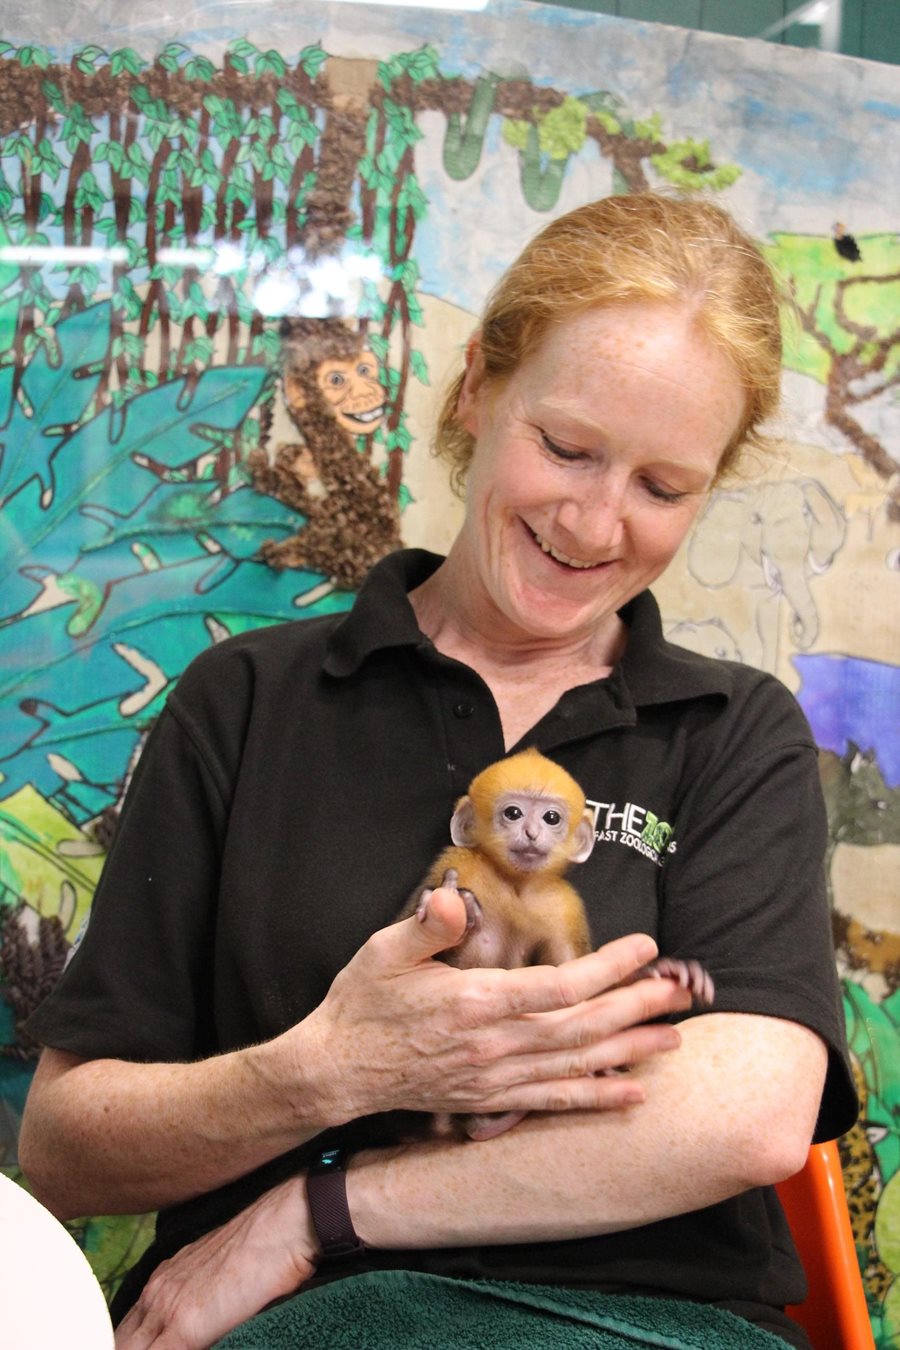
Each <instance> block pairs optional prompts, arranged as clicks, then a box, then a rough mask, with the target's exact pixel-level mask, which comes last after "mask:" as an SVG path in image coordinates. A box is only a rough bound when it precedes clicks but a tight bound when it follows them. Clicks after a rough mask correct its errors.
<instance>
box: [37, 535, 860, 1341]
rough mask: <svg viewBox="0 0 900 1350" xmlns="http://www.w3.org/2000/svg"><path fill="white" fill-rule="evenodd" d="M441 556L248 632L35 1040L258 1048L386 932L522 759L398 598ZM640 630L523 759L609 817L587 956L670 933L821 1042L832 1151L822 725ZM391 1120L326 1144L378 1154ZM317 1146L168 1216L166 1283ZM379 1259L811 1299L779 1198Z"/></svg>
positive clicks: (586, 887) (419, 559) (162, 742)
mask: <svg viewBox="0 0 900 1350" xmlns="http://www.w3.org/2000/svg"><path fill="white" fill-rule="evenodd" d="M440 561H441V559H440V558H438V557H436V556H435V555H432V554H428V553H425V552H422V551H418V550H409V551H405V552H401V553H397V554H394V555H392V556H391V557H389V558H387V559H386V560H385V561H384V562H382V563H380V564H379V565H378V566H377V567H376V568H375V569H374V571H373V572H372V573H371V575H370V576H369V578H368V579H367V581H366V583H365V585H364V586H363V588H362V590H361V592H360V594H359V597H358V599H357V602H356V605H355V606H354V608H353V610H352V611H351V612H350V613H349V614H345V615H338V616H328V617H325V618H321V619H311V620H306V621H302V622H294V623H290V624H283V625H278V626H276V627H272V628H266V629H261V630H256V631H253V632H248V633H245V634H243V635H241V636H239V637H235V638H232V639H229V640H228V641H226V642H223V643H221V644H219V645H218V646H215V647H213V648H211V649H210V650H209V651H207V652H205V653H203V654H202V655H201V656H200V657H199V658H198V659H197V660H196V661H194V662H193V664H192V665H191V666H190V667H189V668H188V670H187V671H186V672H185V673H184V675H183V676H182V677H181V679H180V681H179V683H178V686H177V689H176V690H175V691H174V692H173V693H172V694H171V695H170V697H169V700H168V703H167V706H166V709H165V711H164V712H163V714H162V715H161V717H160V718H159V720H158V721H157V723H156V725H155V727H154V729H153V731H152V733H151V735H150V737H149V739H148V743H147V746H146V748H145V750H144V753H143V755H142V758H141V760H140V762H139V765H138V768H137V771H136V773H135V776H134V781H133V783H132V786H131V789H130V792H129V794H128V798H127V801H126V805H125V809H124V811H123V814H122V819H121V824H120V827H119V830H118V833H117V835H116V839H115V842H114V845H113V848H112V851H111V853H110V856H109V859H108V861H107V864H106V867H105V869H104V873H103V877H102V879H101V883H100V886H99V887H98V890H97V894H96V897H95V900H94V906H93V910H92V915H91V922H90V925H89V928H88V930H87V934H86V936H85V938H84V941H83V942H82V944H81V945H80V947H79V949H78V951H77V953H76V954H75V956H74V958H73V960H72V961H71V963H70V965H69V967H68V969H67V971H66V972H65V974H64V976H63V978H62V980H61V982H60V984H59V986H58V988H57V990H56V991H55V993H54V994H53V995H51V997H50V998H49V999H48V1000H47V1001H46V1002H45V1003H44V1004H43V1005H42V1007H41V1008H40V1009H39V1010H38V1012H37V1013H36V1014H35V1015H34V1017H33V1019H32V1021H31V1024H30V1029H31V1031H32V1032H33V1033H34V1034H35V1035H36V1036H37V1037H38V1038H39V1039H41V1040H43V1041H44V1042H45V1043H46V1044H48V1045H53V1046H56V1047H58V1048H61V1049H64V1050H68V1051H71V1052H72V1053H74V1054H77V1055H82V1056H87V1057H91V1058H93V1057H98V1056H110V1057H118V1058H123V1059H130V1060H143V1059H146V1060H192V1059H196V1058H198V1057H202V1056H206V1055H210V1054H215V1053H217V1052H221V1051H228V1050H232V1049H235V1048H238V1047H241V1046H245V1045H247V1044H250V1043H252V1042H256V1041H259V1040H261V1039H266V1038H268V1037H271V1036H274V1035H277V1034H278V1033H280V1032H281V1031H283V1030H285V1029H286V1028H287V1027H289V1026H291V1025H292V1024H294V1023H295V1022H297V1021H298V1020H300V1019H301V1018H303V1017H304V1016H306V1014H307V1013H309V1012H310V1011H311V1010H312V1009H313V1008H314V1007H316V1006H317V1004H318V1003H319V1002H320V1001H321V999H322V998H323V997H324V995H325V993H326V991H327V989H328V987H329V985H330V983H331V981H332V979H333V978H334V975H335V973H336V972H337V971H338V970H339V969H340V968H341V967H342V966H344V965H345V964H346V963H347V961H348V960H349V959H350V957H351V956H352V955H353V954H354V953H355V952H356V951H357V949H358V948H359V947H360V945H361V944H362V943H363V942H364V941H365V939H366V938H367V937H368V936H369V935H370V934H371V933H372V932H373V931H374V930H375V929H377V928H380V927H382V926H383V925H385V924H387V923H389V922H391V921H392V920H393V919H394V918H395V916H396V914H397V912H398V910H399V909H400V907H401V905H402V904H403V902H404V900H405V898H406V897H407V896H408V895H409V894H410V892H411V891H412V890H413V888H414V887H415V886H416V884H417V883H418V882H419V881H420V880H421V877H422V876H423V874H424V872H425V870H426V868H427V866H428V864H429V862H430V861H431V859H432V858H433V857H434V856H435V855H436V854H437V853H438V851H439V850H440V849H441V848H443V847H444V846H445V845H446V844H447V843H448V842H449V840H448V825H449V820H450V815H451V812H452V809H453V804H454V802H455V801H456V799H457V798H458V797H459V796H460V795H461V794H462V793H463V792H464V791H465V790H466V787H467V785H468V783H469V781H470V780H471V778H472V777H473V776H474V775H475V774H476V773H477V772H479V770H481V769H482V768H484V766H485V765H486V764H488V763H490V762H491V761H492V760H495V759H498V758H500V757H501V756H502V755H503V754H504V753H505V747H504V744H503V738H502V732H501V726H500V718H499V715H498V712H497V708H496V705H495V703H494V701H493V698H492V696H491V693H490V691H489V689H488V688H487V686H486V685H485V684H484V682H483V681H482V680H481V678H480V677H479V676H478V675H477V674H475V672H474V671H472V670H471V669H469V668H468V667H466V666H465V665H463V664H462V663H460V662H458V661H455V660H452V659H450V658H448V657H445V656H442V655H441V654H440V653H439V652H437V651H436V650H435V648H434V646H433V645H432V643H431V642H430V640H429V639H428V638H426V637H424V636H423V634H422V633H421V632H420V630H419V628H418V626H417V624H416V621H415V617H414V615H413V611H412V609H411V607H410V605H409V602H408V600H407V596H406V593H407V591H408V590H411V589H413V588H414V587H415V586H417V585H419V584H421V582H422V581H423V580H424V579H425V577H426V576H428V575H429V574H430V573H431V571H433V570H434V568H435V567H436V566H438V565H439V563H440ZM622 617H623V619H624V621H625V622H626V624H627V625H628V628H629V638H628V644H627V648H626V651H625V655H624V657H623V659H622V661H621V662H620V664H619V665H618V666H617V667H616V669H615V670H614V671H613V672H612V674H611V675H610V676H609V678H607V679H603V680H599V681H596V682H593V683H590V684H587V685H582V686H579V687H577V688H575V689H572V690H570V691H568V692H567V693H566V694H564V695H563V697H562V698H561V699H560V701H559V702H558V704H557V705H556V706H555V707H554V708H553V709H552V710H551V711H550V712H549V713H547V714H546V716H544V717H543V718H542V719H541V720H540V721H539V722H538V723H537V725H536V726H535V727H534V728H533V729H532V730H531V731H530V732H529V733H528V734H527V735H526V736H525V737H523V739H522V742H521V743H520V746H519V747H515V748H523V747H524V746H525V745H535V746H537V748H538V749H539V750H541V751H543V752H544V753H546V754H548V755H550V756H551V757H552V758H554V759H556V760H558V761H559V762H560V763H561V764H563V765H564V766H565V768H567V769H568V770H569V772H570V773H571V774H572V775H573V776H574V777H575V778H576V779H577V780H578V781H579V782H580V784H581V785H582V787H583V788H584V791H585V793H586V796H587V798H588V800H589V802H590V804H591V806H592V808H593V809H594V811H595V816H596V826H597V835H598V842H597V846H596V847H595V849H594V851H593V853H592V855H591V857H590V859H589V860H588V861H587V862H586V863H585V864H584V865H583V866H581V867H579V868H577V869H575V870H574V871H573V874H572V880H573V881H574V883H575V884H576V886H577V888H578V890H579V891H580V893H581V894H582V896H583V898H584V901H585V905H586V908H587V911H588V915H589V919H590V923H591V929H592V935H593V939H594V941H595V943H596V944H598V945H599V944H600V943H602V942H605V941H607V940H609V939H611V938H615V937H618V936H621V935H622V934H625V933H629V932H635V931H643V932H647V933H650V934H652V935H653V936H654V937H655V938H656V941H657V943H658V945H659V948H660V951H661V952H663V953H665V954H667V955H684V956H696V957H699V958H701V959H702V960H703V961H704V962H705V963H706V965H707V966H708V968H709V970H710V972H711V973H712V975H713V977H714V979H715V982H716V1010H717V1011H736V1012H745V1013H760V1014H767V1015H772V1016H778V1017H785V1018H789V1019H791V1020H794V1021H797V1022H800V1023H802V1024H804V1025H806V1026H809V1027H811V1028H812V1029H813V1030H814V1031H816V1032H818V1034H819V1035H820V1036H821V1037H822V1038H823V1039H824V1040H825V1042H826V1043H827V1044H828V1046H829V1049H830V1061H831V1062H830V1068H829V1075H828V1083H827V1086H826V1091H825V1095H824V1098H823V1103H822V1110H821V1115H820V1122H819V1137H822V1138H830V1137H833V1136H834V1135H836V1134H837V1133H840V1132H841V1131H843V1130H844V1129H846V1128H848V1127H849V1125H850V1123H851V1122H852V1120H853V1119H854V1116H855V1099H854V1095H853V1089H852V1084H851V1082H850V1078H849V1074H848V1070H847V1065H846V1047H845V1041H844V1030H843V1020H842V1015H841V1009H840V1001H839V997H838V988H837V980H836V976H835V970H834V960H833V954H832V949H831V941H830V929H829V923H828V914H827V909H826V902H825V891H824V885H823V877H822V856H823V852H824V845H825V815H824V809H823V806H822V802H821V794H820V790H819V782H818V774H817V768H816V748H815V745H814V743H813V740H812V737H811V734H810V731H809V728H808V726H807V724H806V722H805V720H804V718H803V715H802V713H801V712H800V710H799V708H798V706H797V704H796V703H795V701H794V700H793V698H792V697H791V695H790V694H789V693H788V692H787V690H786V689H785V688H784V687H783V686H782V685H781V684H779V683H778V682H777V681H776V680H774V679H773V678H772V677H770V676H768V675H765V674H762V673H760V672H759V671H755V670H752V669H750V668H749V667H746V666H741V665H736V664H729V663H725V662H720V661H713V660H710V659H708V658H705V657H701V656H697V655H695V654H693V653H690V652H687V651H684V650H682V649H680V648H677V647H674V646H672V645H670V644H668V643H667V642H666V641H665V640H664V638H663V636H662V633H661V629H660V622H659V614H658V611H657V608H656V604H655V602H654V600H653V598H652V597H651V596H650V594H649V593H644V594H642V595H639V596H638V597H637V598H636V599H635V600H633V601H632V602H631V603H630V604H629V605H628V606H627V607H626V608H625V610H623V612H622ZM511 748H512V747H511ZM382 1124H383V1121H382V1120H379V1119H377V1118H376V1119H371V1120H368V1121H364V1122H354V1123H353V1124H352V1125H351V1126H348V1127H346V1128H345V1130H344V1131H337V1132H334V1133H336V1134H338V1135H339V1134H341V1133H346V1134H347V1135H348V1136H350V1137H351V1138H352V1140H353V1141H354V1143H356V1144H358V1145H362V1144H364V1143H366V1142H372V1141H377V1140H378V1139H380V1138H381V1134H382V1132H381V1126H382ZM322 1143H323V1139H322V1138H321V1137H320V1139H319V1140H317V1141H315V1142H314V1143H311V1144H309V1145H306V1146H304V1147H303V1148H301V1149H298V1150H296V1151H295V1152H294V1153H292V1154H291V1155H289V1156H287V1157H285V1158H282V1159H277V1160H275V1161H274V1162H273V1163H271V1164H269V1165H267V1166H266V1167H263V1168H261V1169H259V1170H258V1171H257V1172H254V1173H253V1174H251V1175H250V1176H248V1177H245V1178H242V1179H241V1180H240V1181H238V1182H235V1183H233V1184H232V1185H230V1186H227V1187H224V1188H222V1189H221V1190H220V1191H217V1192H215V1193H213V1194H212V1195H209V1196H203V1197H200V1198H199V1199H197V1200H194V1201H190V1202H188V1203H187V1204H184V1205H180V1206H176V1207H174V1208H173V1209H170V1210H168V1211H165V1212H164V1213H163V1214H162V1215H161V1216H160V1219H159V1225H158V1241H157V1244H156V1246H155V1247H154V1248H153V1249H151V1255H150V1256H149V1258H148V1266H149V1263H150V1262H152V1261H155V1260H159V1259H161V1258H162V1257H163V1256H164V1255H166V1254H167V1253H168V1252H169V1251H171V1250H174V1249H177V1247H178V1246H180V1245H182V1244H183V1243H184V1242H186V1241H189V1240H192V1239H193V1238H194V1237H196V1236H198V1235H199V1234H200V1233H202V1232H203V1231H206V1230H207V1229H208V1228H210V1227H213V1226H215V1225H217V1224H219V1223H221V1222H223V1221H224V1219H225V1218H227V1217H229V1216H230V1214H232V1213H234V1212H236V1211H237V1210H238V1209H239V1208H241V1207H242V1206H243V1205H245V1204H246V1203H248V1202H249V1200H250V1199H251V1198H252V1197H253V1196H255V1195H256V1194H258V1193H259V1192H260V1191H261V1190H263V1189H265V1188H266V1187H267V1186H270V1185H272V1184H274V1183H275V1182H276V1181H277V1180H279V1179H281V1177H283V1176H285V1175H288V1174H290V1173H291V1172H292V1171H293V1170H295V1169H296V1168H297V1167H298V1166H301V1165H302V1164H303V1162H304V1161H305V1160H306V1159H307V1158H308V1157H309V1155H310V1153H311V1152H313V1151H316V1150H317V1149H318V1148H319V1147H321V1146H322ZM463 1146H465V1145H463ZM378 1265H401V1266H404V1267H407V1268H415V1269H425V1270H432V1271H435V1272H437V1273H445V1274H471V1275H476V1276H484V1275H487V1276H490V1277H495V1278H510V1279H526V1280H528V1279H532V1280H539V1281H549V1282H554V1281H557V1282H559V1283H562V1284H580V1285H586V1286H591V1287H603V1288H610V1287H616V1288H619V1287H624V1288H650V1289H656V1290H660V1291H665V1292H670V1293H674V1294H681V1295H684V1296H686V1297H694V1298H699V1299H712V1300H716V1301H726V1302H727V1303H728V1305H729V1306H732V1307H737V1306H740V1309H741V1311H746V1308H745V1305H747V1306H748V1307H749V1306H750V1305H779V1306H780V1305H782V1304H784V1303H786V1302H793V1301H796V1300H797V1298H798V1297H799V1295H800V1293H801V1275H800V1271H799V1266H798V1263H797V1261H796V1258H795V1256H794V1254H793V1251H792V1249H791V1247H790V1242H789V1238H788V1235H787V1231H786V1227H785V1225H784V1221H783V1218H782V1216H781V1214H780V1210H779V1208H778V1205H777V1202H776V1201H775V1199H774V1196H773V1194H772V1193H771V1192H770V1191H767V1190H762V1191H754V1192H751V1193H749V1194H747V1195H743V1196H739V1197H736V1198H735V1199H733V1200H729V1201H726V1202H724V1203H722V1204H720V1205H716V1206H713V1207H712V1208H710V1209H706V1210H702V1211H698V1212H696V1213H693V1214H687V1215H682V1216H679V1217H677V1218H673V1219H669V1220H665V1221H663V1222H661V1223H657V1224H653V1225H649V1226H647V1227H645V1228H639V1229H633V1230H631V1231H629V1232H625V1233H619V1234H613V1235H609V1236H605V1237H599V1238H595V1239H579V1240H577V1241H569V1242H563V1243H537V1244H523V1245H517V1246H510V1247H485V1248H479V1249H476V1250H465V1251H456V1250H441V1251H434V1252H406V1251H404V1252H398V1253H367V1254H366V1256H365V1257H364V1258H361V1260H360V1263H359V1264H358V1265H356V1266H348V1270H350V1269H354V1270H357V1269H364V1268H371V1267H374V1266H378ZM749 1315H753V1313H752V1307H751V1311H750V1314H749Z"/></svg>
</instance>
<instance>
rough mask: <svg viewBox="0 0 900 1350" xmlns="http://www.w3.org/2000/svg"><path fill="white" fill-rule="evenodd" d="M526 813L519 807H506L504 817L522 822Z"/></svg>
mask: <svg viewBox="0 0 900 1350" xmlns="http://www.w3.org/2000/svg"><path fill="white" fill-rule="evenodd" d="M523 814H524V812H523V811H522V809H521V807H519V806H504V808H503V815H504V816H505V818H506V819H507V820H521V819H522V816H523Z"/></svg>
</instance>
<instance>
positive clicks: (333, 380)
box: [328, 370, 346, 389]
mask: <svg viewBox="0 0 900 1350" xmlns="http://www.w3.org/2000/svg"><path fill="white" fill-rule="evenodd" d="M345 378H346V376H344V375H342V374H341V372H340V371H339V370H332V371H331V372H330V374H329V376H328V383H329V384H330V385H331V387H332V389H340V387H341V385H342V384H343V383H344V380H345Z"/></svg>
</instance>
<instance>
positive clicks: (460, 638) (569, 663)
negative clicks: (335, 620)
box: [409, 553, 627, 747]
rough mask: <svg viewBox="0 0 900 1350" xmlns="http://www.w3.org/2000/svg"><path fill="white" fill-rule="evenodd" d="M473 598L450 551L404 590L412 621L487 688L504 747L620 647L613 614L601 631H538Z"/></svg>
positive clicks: (602, 669)
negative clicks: (496, 710)
mask: <svg viewBox="0 0 900 1350" xmlns="http://www.w3.org/2000/svg"><path fill="white" fill-rule="evenodd" d="M480 599H481V596H480V591H479V588H478V585H477V583H473V582H472V581H470V579H469V578H468V577H467V576H466V575H465V568H464V567H463V566H460V565H459V564H458V563H457V562H456V561H455V560H454V557H453V554H452V553H451V556H450V557H449V558H448V559H447V561H446V562H444V563H443V564H442V565H441V566H440V567H439V568H438V569H437V571H436V572H434V573H432V575H431V576H430V577H429V578H428V579H427V581H425V582H424V583H423V584H422V585H421V586H418V587H417V588H416V589H415V590H414V591H412V592H411V593H410V596H409V600H410V604H411V605H412V607H413V611H414V613H415V615H416V620H417V622H418V624H419V627H420V628H421V630H422V632H423V633H424V634H425V635H426V637H429V638H430V639H431V641H432V642H433V643H434V645H435V647H436V648H437V650H438V651H439V652H442V653H443V655H445V656H449V657H453V658H454V659H456V660H458V661H462V662H463V663H464V664H465V665H467V666H469V667H471V669H472V670H475V671H477V672H478V674H479V675H480V676H481V678H482V679H483V680H484V681H485V683H486V684H487V686H488V688H489V689H490V690H491V693H492V694H493V696H494V699H495V701H496V703H497V706H498V708H499V710H500V716H501V721H502V722H503V728H504V739H505V741H506V744H507V747H509V746H511V745H513V744H516V743H517V742H518V740H519V739H520V738H521V736H523V735H524V734H525V732H526V731H528V730H529V729H530V727H531V726H533V725H534V724H535V723H536V722H538V721H539V720H540V718H541V717H542V716H543V715H544V714H545V713H546V712H548V711H549V710H550V708H552V707H553V706H555V704H556V703H557V701H558V700H559V698H560V697H561V696H562V694H564V693H565V691H566V690H567V689H570V688H573V687H574V686H576V685H579V684H588V683H590V682H591V681H592V680H598V679H602V678H603V677H604V676H606V675H608V674H609V673H610V671H611V670H612V668H613V666H614V665H615V664H616V662H617V661H618V660H619V658H620V656H621V654H622V652H623V651H624V648H625V640H626V635H627V629H626V628H625V625H624V624H623V623H622V621H621V619H619V617H618V615H613V616H611V622H610V624H609V626H608V627H607V626H606V625H604V627H603V630H602V631H595V630H589V631H587V632H578V633H565V634H559V635H557V634H554V635H552V636H539V635H535V634H533V633H529V632H527V631H524V630H522V629H520V628H518V627H517V626H516V625H515V624H513V623H511V622H510V621H509V620H507V618H506V616H505V615H503V614H502V613H500V612H498V611H497V610H496V608H495V607H493V606H491V605H490V604H489V603H479V601H480Z"/></svg>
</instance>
